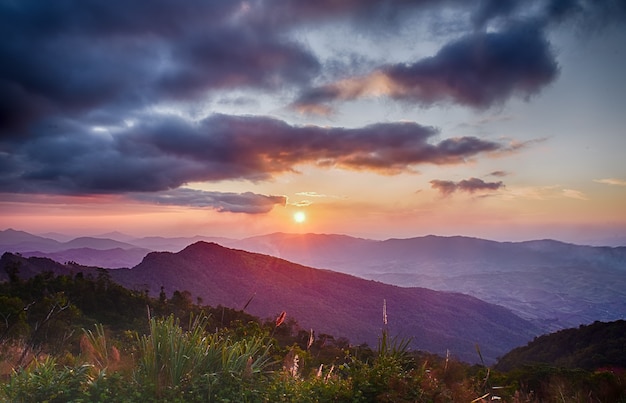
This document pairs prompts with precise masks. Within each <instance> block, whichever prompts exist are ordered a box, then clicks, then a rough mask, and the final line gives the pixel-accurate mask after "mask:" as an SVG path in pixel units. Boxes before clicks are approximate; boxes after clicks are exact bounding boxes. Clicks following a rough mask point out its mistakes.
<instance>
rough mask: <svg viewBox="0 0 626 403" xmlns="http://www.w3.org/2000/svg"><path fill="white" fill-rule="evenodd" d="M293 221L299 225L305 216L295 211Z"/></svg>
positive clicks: (304, 219)
mask: <svg viewBox="0 0 626 403" xmlns="http://www.w3.org/2000/svg"><path fill="white" fill-rule="evenodd" d="M293 220H294V221H295V222H297V223H298V224H301V223H303V222H305V221H306V214H304V212H303V211H296V212H295V213H294V214H293Z"/></svg>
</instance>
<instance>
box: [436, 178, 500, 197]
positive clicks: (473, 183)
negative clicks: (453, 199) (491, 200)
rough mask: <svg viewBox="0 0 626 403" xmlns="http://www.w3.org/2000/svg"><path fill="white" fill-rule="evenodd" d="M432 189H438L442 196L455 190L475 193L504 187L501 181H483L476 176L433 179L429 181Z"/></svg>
mask: <svg viewBox="0 0 626 403" xmlns="http://www.w3.org/2000/svg"><path fill="white" fill-rule="evenodd" d="M430 185H431V187H432V188H433V189H436V190H438V191H439V192H440V193H441V194H442V195H443V196H449V195H451V194H452V193H454V192H456V191H460V192H467V193H475V192H482V191H495V190H498V189H500V188H503V187H504V184H503V183H502V182H485V181H484V180H482V179H478V178H469V179H463V180H462V181H459V182H453V181H445V180H438V179H434V180H432V181H430Z"/></svg>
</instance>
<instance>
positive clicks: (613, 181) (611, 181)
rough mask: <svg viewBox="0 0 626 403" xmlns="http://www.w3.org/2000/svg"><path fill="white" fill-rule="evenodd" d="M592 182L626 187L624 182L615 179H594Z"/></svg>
mask: <svg viewBox="0 0 626 403" xmlns="http://www.w3.org/2000/svg"><path fill="white" fill-rule="evenodd" d="M594 182H597V183H603V184H605V185H612V186H626V180H623V179H616V178H605V179H595V180H594Z"/></svg>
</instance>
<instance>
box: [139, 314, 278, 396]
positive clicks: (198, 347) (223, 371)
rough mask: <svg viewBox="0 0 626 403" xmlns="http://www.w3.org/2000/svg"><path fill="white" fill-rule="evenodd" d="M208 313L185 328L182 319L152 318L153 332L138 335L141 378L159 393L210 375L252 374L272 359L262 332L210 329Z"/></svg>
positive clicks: (243, 375) (142, 382)
mask: <svg viewBox="0 0 626 403" xmlns="http://www.w3.org/2000/svg"><path fill="white" fill-rule="evenodd" d="M207 323H208V318H207V317H196V318H195V319H194V320H193V321H192V323H191V324H190V326H189V330H187V331H184V330H183V329H182V328H181V326H180V323H179V320H178V319H176V318H174V316H172V315H170V316H168V317H167V318H162V319H157V318H151V319H150V334H147V335H143V336H141V337H139V338H138V345H139V362H138V370H137V372H136V374H135V378H136V380H137V382H139V383H140V384H144V385H150V386H151V387H153V388H154V389H155V392H156V394H157V395H160V394H161V392H162V391H163V390H165V389H167V388H177V387H179V386H181V385H183V384H184V383H185V382H189V381H191V380H192V379H193V378H194V377H202V376H206V375H212V376H216V375H217V376H219V375H236V376H238V377H245V376H250V375H252V374H254V373H258V372H260V371H262V370H263V369H264V368H265V367H266V366H267V365H268V364H269V362H270V354H269V349H270V347H271V346H270V345H268V344H267V342H266V340H265V339H264V338H262V337H260V336H254V337H251V338H249V339H242V340H237V341H235V340H232V339H230V338H229V337H226V336H223V335H220V334H218V333H208V332H207V331H206V330H205V328H206V325H207Z"/></svg>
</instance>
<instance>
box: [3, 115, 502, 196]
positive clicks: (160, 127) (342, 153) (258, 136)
mask: <svg viewBox="0 0 626 403" xmlns="http://www.w3.org/2000/svg"><path fill="white" fill-rule="evenodd" d="M55 130H58V131H59V132H60V133H62V134H59V135H57V136H49V135H45V134H44V135H40V136H37V135H35V136H33V137H32V138H31V139H30V140H28V141H15V142H14V144H12V153H10V154H8V153H7V154H1V155H0V165H1V166H3V168H4V169H3V171H2V172H3V173H2V175H0V190H1V191H3V192H26V193H29V192H31V193H35V192H39V191H45V192H50V193H68V194H82V193H126V192H132V191H143V192H157V191H163V190H170V189H175V188H177V187H180V186H182V185H184V184H186V183H189V182H198V181H220V180H230V179H246V180H251V181H260V180H267V179H270V178H272V177H273V176H275V175H277V174H281V173H285V172H294V171H296V170H297V166H298V165H301V164H314V165H318V166H320V167H339V168H344V169H351V170H357V171H358V170H361V171H366V170H367V171H376V172H381V173H385V174H394V173H399V172H406V171H410V170H411V169H412V167H414V166H416V165H420V164H438V165H442V164H457V163H462V162H464V161H466V160H468V159H471V158H475V157H477V156H478V155H480V154H484V153H490V152H498V151H502V150H504V149H506V147H507V146H506V145H504V144H500V143H497V142H493V141H487V140H482V139H479V138H476V137H458V138H448V139H444V140H441V141H438V142H434V141H432V139H433V137H435V136H436V135H437V134H438V131H437V130H436V129H434V128H432V127H424V126H420V125H418V124H416V123H379V124H374V125H370V126H365V127H362V128H355V129H347V128H334V127H331V128H327V127H319V126H293V125H289V124H288V123H286V122H284V121H282V120H278V119H272V118H268V117H258V116H231V115H212V116H210V117H208V118H206V119H204V120H202V121H200V122H195V123H194V122H189V121H187V120H185V119H182V118H179V117H176V116H171V115H170V116H157V117H153V118H152V119H148V118H146V119H141V123H137V124H135V125H133V126H130V127H120V128H118V129H117V131H111V132H108V133H100V132H92V133H86V131H87V130H86V128H84V127H80V126H78V127H75V126H71V125H68V126H59V127H58V128H56V129H55Z"/></svg>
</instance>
